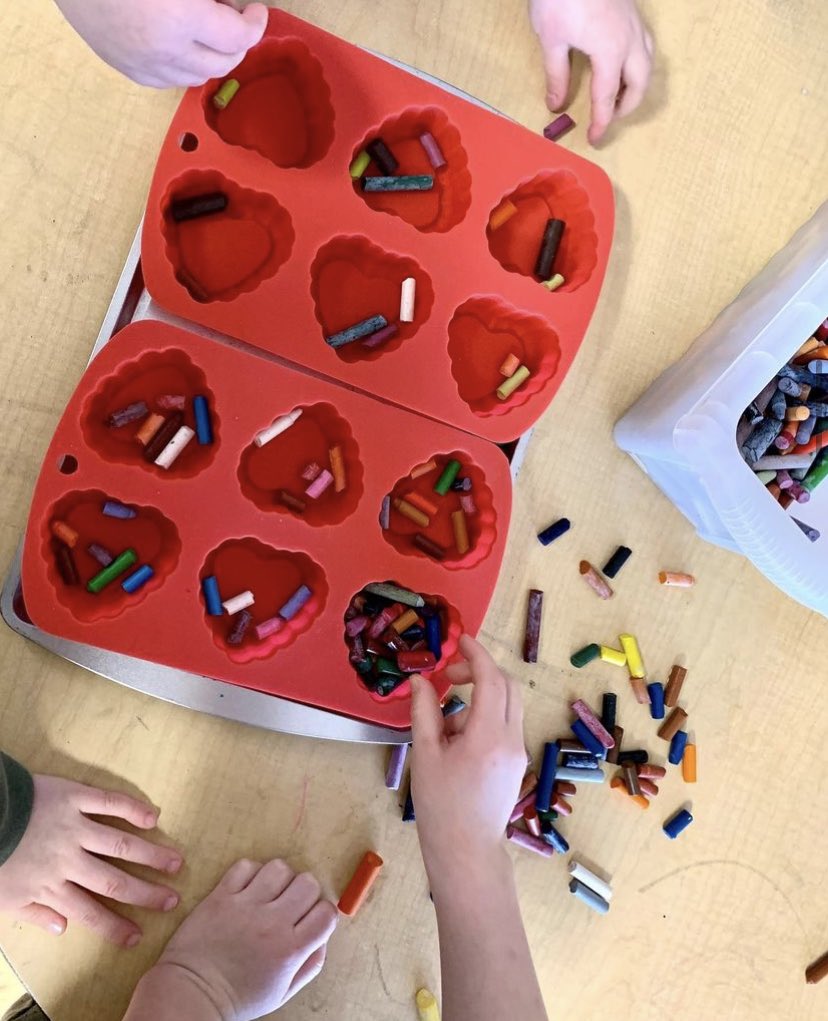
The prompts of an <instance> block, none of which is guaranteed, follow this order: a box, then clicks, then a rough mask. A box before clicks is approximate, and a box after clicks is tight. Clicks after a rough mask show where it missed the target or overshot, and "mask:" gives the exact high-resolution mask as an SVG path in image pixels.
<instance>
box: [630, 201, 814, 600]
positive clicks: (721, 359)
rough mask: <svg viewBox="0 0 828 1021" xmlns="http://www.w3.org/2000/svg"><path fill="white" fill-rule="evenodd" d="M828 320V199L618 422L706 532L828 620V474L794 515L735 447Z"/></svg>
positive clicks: (633, 449) (636, 452) (644, 464)
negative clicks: (739, 430)
mask: <svg viewBox="0 0 828 1021" xmlns="http://www.w3.org/2000/svg"><path fill="white" fill-rule="evenodd" d="M826 316H828V202H827V203H825V204H824V205H822V206H821V207H820V209H819V210H818V211H817V212H816V214H815V215H814V217H813V218H812V219H811V220H810V221H809V222H808V223H806V224H805V226H803V227H802V228H801V229H800V230H799V231H797V233H796V234H795V235H794V236H793V238H791V240H790V242H789V243H788V245H787V246H786V247H785V248H784V249H783V250H782V251H781V252H779V253H778V254H777V255H776V256H774V258H773V259H771V261H770V262H769V263H768V264H767V266H766V267H765V268H764V269H763V270H762V272H761V273H760V274H759V275H758V276H757V277H756V278H755V279H754V280H753V281H751V283H749V284H748V285H747V286H746V287H745V288H744V290H743V291H742V292H741V293H740V294H739V296H738V297H737V298H736V299H735V301H734V302H733V303H732V304H731V305H729V306H728V307H727V308H726V309H725V310H724V311H723V312H722V313H721V314H720V315H719V316H718V318H717V319H716V320H715V321H714V322H713V323H712V324H711V325H710V327H709V328H708V329H707V330H706V331H705V332H704V333H703V334H702V335H701V336H700V337H699V338H698V339H697V340H696V341H695V342H694V343H693V344H692V346H691V347H690V348H689V350H688V351H687V353H686V354H685V355H684V357H683V358H681V359H680V360H679V361H678V362H676V363H675V365H673V366H671V367H670V368H669V369H668V370H667V371H666V372H665V373H664V374H663V375H662V376H661V377H660V378H659V379H657V380H656V382H655V383H654V384H653V385H652V386H651V387H650V389H649V390H647V392H646V393H645V394H644V395H643V396H642V397H641V398H640V400H638V401H637V403H636V404H634V405H633V406H632V408H630V410H629V411H628V412H627V413H626V414H625V415H624V417H623V418H622V419H621V420H620V421H619V422H618V424H617V425H616V427H615V439H616V442H617V443H618V445H619V446H620V447H621V449H622V450H626V451H627V452H628V453H629V454H630V455H631V456H632V457H633V459H634V460H635V461H636V462H637V463H638V464H639V465H640V467H641V468H643V469H644V471H645V472H646V473H647V474H648V475H649V476H650V478H651V479H652V480H653V482H655V483H656V485H657V486H659V488H660V489H662V490H663V491H664V493H666V495H667V496H668V497H669V498H670V499H671V500H672V501H673V503H675V505H676V506H677V507H678V508H679V510H680V511H681V512H682V513H683V514H684V515H685V516H686V517H687V518H689V519H690V521H691V522H692V523H693V525H694V526H695V527H696V530H697V531H698V533H699V535H700V536H701V537H702V538H703V539H707V540H708V541H710V542H713V543H716V544H717V545H719V546H724V547H726V548H727V549H732V550H735V551H737V552H739V553H743V554H744V555H745V556H746V557H749V558H750V559H751V560H752V561H753V563H754V564H755V565H756V566H757V567H758V568H759V570H760V571H762V572H763V573H764V574H765V575H766V576H767V577H768V578H769V579H770V580H771V581H772V582H773V583H774V584H775V585H777V586H778V587H779V588H781V589H782V590H783V592H786V593H787V594H788V595H790V596H793V598H794V599H797V600H798V601H799V602H801V603H803V604H804V605H805V606H808V607H810V608H811V609H814V610H817V611H818V612H819V613H822V614H824V615H826V616H828V481H826V482H825V484H824V485H823V486H822V487H820V488H817V489H816V490H815V491H814V493H813V495H812V498H811V501H810V502H809V503H807V504H804V505H802V506H801V507H799V508H798V509H797V510H795V511H794V513H795V514H796V516H797V517H798V518H800V520H803V521H805V522H807V524H809V525H811V526H813V527H814V528H817V529H819V530H820V531H822V532H823V535H822V537H821V538H820V539H818V540H817V541H816V542H815V543H812V542H810V541H809V539H808V538H807V537H806V536H805V535H804V534H803V533H802V531H801V530H800V529H799V528H798V527H797V525H796V523H795V522H794V521H793V519H792V517H791V515H790V513H789V512H788V511H785V510H783V508H782V507H781V506H780V505H779V504H778V503H777V502H776V501H775V500H774V499H773V497H772V496H771V495H770V494H769V493H767V492H766V491H765V489H764V486H763V485H762V483H761V482H760V481H759V479H757V478H756V476H755V475H754V472H753V471H752V469H751V468H750V467H749V466H748V465H747V464H746V463H745V461H744V460H743V458H742V455H741V453H740V451H739V448H738V447H737V445H736V426H737V423H738V421H739V418H740V416H741V414H742V412H743V411H744V410H745V408H746V407H747V406H748V404H750V402H751V401H753V400H754V398H755V397H756V396H757V394H758V393H759V392H760V391H761V390H762V389H763V387H765V386H766V385H767V383H768V382H769V380H771V379H772V378H773V377H774V376H775V375H776V373H777V372H778V371H779V369H780V368H781V367H782V366H783V365H784V364H785V363H786V362H788V361H789V359H790V358H792V357H793V355H794V354H795V352H796V351H797V349H798V348H799V347H800V346H801V345H802V344H803V343H804V342H805V341H806V340H807V339H808V338H809V337H810V336H812V335H813V333H814V331H815V330H816V329H817V327H818V326H819V324H820V323H821V322H823V320H825V318H826Z"/></svg>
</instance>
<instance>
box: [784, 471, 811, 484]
mask: <svg viewBox="0 0 828 1021" xmlns="http://www.w3.org/2000/svg"><path fill="white" fill-rule="evenodd" d="M810 470H811V469H810V468H793V469H792V470H791V471H790V472H788V474H789V475H790V477H791V478H792V479H796V481H797V482H801V481H802V480H803V479H804V478H805V476H806V475H807V474H808V472H809V471H810Z"/></svg>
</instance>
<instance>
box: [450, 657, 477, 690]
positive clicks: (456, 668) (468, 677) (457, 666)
mask: <svg viewBox="0 0 828 1021" xmlns="http://www.w3.org/2000/svg"><path fill="white" fill-rule="evenodd" d="M446 677H448V679H449V680H450V681H451V683H452V684H458V685H461V684H471V683H472V680H473V678H472V672H471V667H470V666H469V664H468V663H466V662H465V661H464V662H462V663H452V664H451V665H450V666H447V667H446Z"/></svg>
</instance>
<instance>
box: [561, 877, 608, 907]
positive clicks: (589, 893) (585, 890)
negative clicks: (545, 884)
mask: <svg viewBox="0 0 828 1021" xmlns="http://www.w3.org/2000/svg"><path fill="white" fill-rule="evenodd" d="M569 892H570V893H574V894H575V896H576V897H577V898H578V900H582V901H583V902H584V904H588V905H589V907H591V908H592V910H593V911H597V912H598V914H599V915H605V914H606V913H607V912H608V911H609V904H608V903H607V901H605V900H604V898H603V897H602V896H601V895H600V894H597V893H596V892H595V891H594V890H590V888H589V887H588V886H584V884H583V883H581V882H579V881H578V880H577V879H572V880H570V883H569Z"/></svg>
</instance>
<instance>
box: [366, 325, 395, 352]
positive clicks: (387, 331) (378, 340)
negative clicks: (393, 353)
mask: <svg viewBox="0 0 828 1021" xmlns="http://www.w3.org/2000/svg"><path fill="white" fill-rule="evenodd" d="M399 332H400V328H399V326H397V324H396V323H389V324H388V325H387V326H383V328H382V329H381V330H377V332H376V333H372V334H371V336H370V337H368V338H367V339H366V340H363V342H362V346H363V347H367V348H374V347H379V346H380V345H381V344H384V343H385V342H386V341H387V340H391V338H392V337H396V336H397V334H398V333H399Z"/></svg>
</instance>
